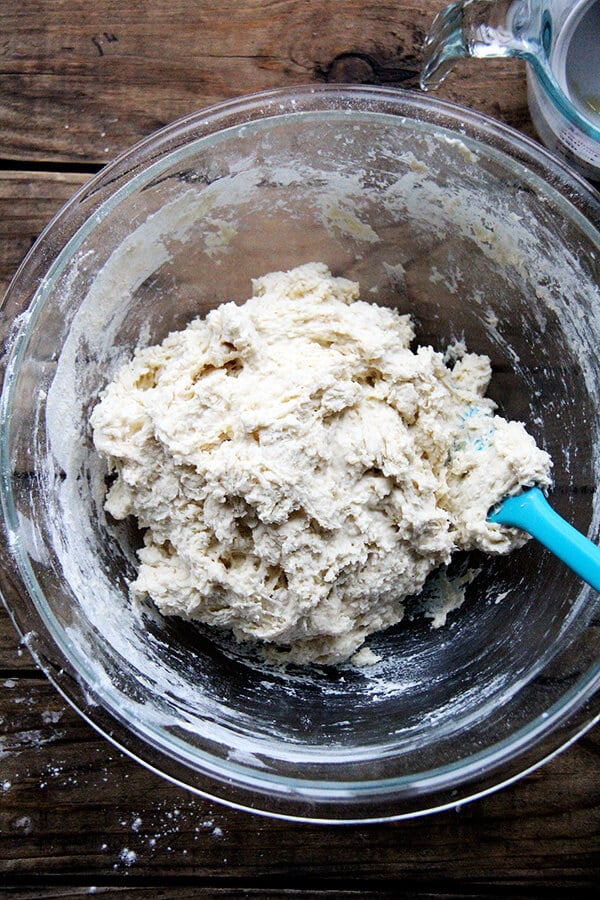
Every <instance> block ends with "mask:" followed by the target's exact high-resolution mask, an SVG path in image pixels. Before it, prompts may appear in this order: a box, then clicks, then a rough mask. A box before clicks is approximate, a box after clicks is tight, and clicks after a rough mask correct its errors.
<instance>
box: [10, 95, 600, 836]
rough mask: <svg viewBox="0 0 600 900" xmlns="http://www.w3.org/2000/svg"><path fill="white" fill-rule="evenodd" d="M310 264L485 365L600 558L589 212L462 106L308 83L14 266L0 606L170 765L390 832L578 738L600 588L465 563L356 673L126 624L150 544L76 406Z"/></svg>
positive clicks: (590, 196)
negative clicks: (112, 492)
mask: <svg viewBox="0 0 600 900" xmlns="http://www.w3.org/2000/svg"><path fill="white" fill-rule="evenodd" d="M313 260H315V261H317V260H318V261H323V262H325V263H327V264H328V265H329V267H330V268H331V269H332V271H333V272H334V274H339V275H345V276H347V277H350V278H353V279H356V280H358V281H359V282H360V285H361V290H362V296H363V297H364V298H365V299H368V300H370V301H373V302H377V303H380V304H384V305H388V306H394V307H397V308H398V309H400V310H401V311H402V312H410V313H411V314H412V315H413V317H414V320H415V323H416V327H417V335H418V338H417V339H418V342H419V343H421V344H423V343H425V344H426V343H431V344H432V345H433V346H434V347H436V348H438V349H443V348H445V347H446V346H447V345H448V344H449V343H450V342H451V341H453V340H455V339H457V338H458V339H464V340H465V342H466V344H467V346H468V347H469V348H470V349H471V350H473V351H476V352H478V353H487V354H488V355H489V356H490V357H491V360H492V363H493V369H494V378H493V381H492V389H491V393H492V396H493V397H494V398H495V399H496V400H497V402H498V404H499V407H500V412H501V413H502V414H504V415H506V416H509V417H512V418H516V419H520V420H523V421H525V422H527V423H528V426H529V428H530V430H531V431H532V432H533V433H534V434H535V436H536V438H537V439H538V441H539V442H540V443H541V445H543V446H544V447H545V448H546V449H548V450H549V451H550V453H551V454H552V456H553V458H554V463H555V469H554V474H555V486H554V489H553V490H552V493H551V501H552V503H553V505H554V506H555V508H556V509H557V510H558V512H559V513H561V514H562V515H563V516H565V517H566V518H567V519H568V520H569V521H571V522H572V523H573V524H574V525H575V526H576V527H578V528H579V529H580V530H581V531H583V532H585V533H587V534H588V535H589V537H590V538H592V539H597V537H598V528H599V524H600V504H599V502H598V499H597V497H598V495H597V493H596V487H597V483H598V470H599V459H598V447H600V442H599V441H598V428H599V425H600V419H599V404H598V384H599V382H600V360H599V357H598V349H597V348H598V340H599V338H600V289H599V284H600V278H599V271H600V269H599V267H600V262H599V260H600V201H599V198H598V195H596V194H594V193H593V192H592V190H590V189H589V188H588V187H586V185H585V183H584V182H583V181H582V180H580V179H579V178H578V176H576V175H575V174H573V173H571V172H570V171H569V170H568V169H567V168H565V167H564V166H563V165H562V164H561V163H560V162H558V161H557V160H555V159H553V158H552V157H551V156H550V155H549V154H548V153H547V152H546V151H544V150H542V149H541V148H540V147H538V146H537V145H535V144H534V143H533V142H531V141H529V140H527V139H525V138H523V137H521V136H519V135H518V134H517V133H515V132H513V131H511V130H510V129H507V128H505V127H503V126H502V125H500V124H498V123H495V122H493V121H491V120H489V119H485V118H483V117H481V116H479V115H477V114H475V113H472V112H469V111H467V110H464V109H461V108H459V107H455V106H451V105H449V104H446V103H441V102H439V101H435V100H432V99H431V98H429V97H421V96H419V95H415V94H407V93H403V92H401V91H389V90H383V89H377V88H370V87H369V88H358V87H356V88H337V87H334V88H328V87H323V88H306V89H296V90H293V91H275V92H272V93H268V94H264V95H258V96H254V97H250V98H247V99H243V100H239V101H234V102H229V103H225V104H223V105H220V106H216V107H213V108H212V109H209V110H207V111H205V112H201V113H199V114H197V115H193V116H190V117H189V118H187V119H184V120H182V121H180V122H177V123H175V124H173V125H171V126H170V127H168V128H166V129H164V130H163V131H161V132H159V133H157V134H155V135H153V136H151V137H150V138H148V139H147V140H145V141H143V142H142V143H140V144H138V145H137V146H136V147H134V148H133V149H132V150H130V151H129V152H127V153H125V154H124V155H123V156H121V157H120V158H119V159H117V160H116V161H115V162H114V163H113V164H111V165H109V166H107V167H106V168H105V169H103V170H102V171H101V172H100V173H99V174H98V175H97V176H96V177H95V178H93V179H92V180H91V181H90V182H89V183H88V184H87V185H86V186H85V187H84V188H83V189H82V190H81V191H79V193H78V194H77V195H76V196H75V197H74V198H73V199H72V200H71V202H70V203H69V204H68V205H67V206H66V207H65V208H64V209H63V211H62V212H61V213H59V215H58V216H57V217H56V218H55V219H54V221H53V222H52V223H51V224H50V226H49V227H48V228H47V229H46V231H45V232H44V234H43V235H42V236H41V238H40V240H39V241H38V242H37V244H36V245H35V247H34V248H33V250H32V252H31V253H30V254H29V256H28V257H27V259H26V261H25V262H24V264H23V266H22V267H21V269H20V270H19V272H18V273H17V275H16V277H15V279H14V281H13V283H12V285H11V287H10V289H9V291H8V294H7V297H6V299H5V303H4V310H3V314H4V319H3V322H4V323H5V330H6V331H7V334H6V344H7V354H6V370H5V378H4V388H3V394H2V406H1V417H2V419H1V439H0V465H1V478H2V482H1V484H2V502H3V506H4V523H5V539H6V540H5V544H6V546H5V549H4V551H3V559H2V586H3V593H4V597H5V601H6V605H7V607H8V609H9V612H10V614H11V615H12V617H13V619H14V621H15V624H16V626H17V628H18V630H19V631H20V633H21V634H22V636H23V640H24V642H25V644H26V645H27V646H28V647H29V649H30V650H31V652H32V653H33V656H34V657H35V659H36V660H37V662H38V663H39V664H40V666H41V667H42V668H43V669H44V671H45V672H46V673H47V675H48V676H49V678H50V679H51V680H52V681H53V683H54V684H55V685H56V687H57V688H58V689H59V690H60V691H61V692H62V694H63V695H64V696H65V697H66V698H67V699H68V700H69V701H70V702H71V703H72V704H73V706H75V708H76V709H78V710H79V712H80V713H81V714H82V715H83V716H84V717H85V718H86V719H87V720H88V721H89V722H91V723H92V724H93V725H94V726H95V727H96V728H97V729H98V730H99V731H100V732H101V733H102V734H104V735H106V736H107V737H108V738H110V739H111V740H112V741H113V742H114V743H115V744H116V745H118V746H119V747H120V748H122V749H123V750H125V751H126V752H127V753H129V754H130V755H131V756H133V757H134V758H136V759H138V760H139V761H141V762H142V763H144V764H145V765H146V766H148V767H149V768H151V769H153V770H154V771H157V772H160V773H161V774H162V775H164V776H166V777H167V778H169V779H171V780H172V781H174V782H177V783H179V784H182V785H185V786H186V787H188V788H190V789H192V790H193V791H197V792H200V793H202V794H204V795H208V796H212V797H215V798H217V799H219V800H221V801H224V802H226V803H230V804H234V805H236V806H239V807H243V808H246V809H251V810H255V811H259V812H264V813H269V814H272V815H278V816H283V817H293V818H303V819H310V820H313V821H330V822H336V821H370V820H383V819H394V818H402V817H405V816H411V815H417V814H421V813H424V812H427V811H431V810H434V809H440V808H444V807H446V806H448V805H456V804H457V803H460V802H462V801H464V800H466V799H469V798H472V797H476V796H480V795H481V794H483V793H485V792H488V791H490V790H492V789H493V788H496V787H498V786H500V785H502V784H506V783H509V782H510V781H512V780H514V779H515V778H516V777H518V776H519V775H521V774H523V773H525V772H527V771H529V770H531V769H532V768H533V767H535V766H537V765H539V764H540V762H542V761H544V760H545V759H548V758H549V757H550V756H552V755H553V754H554V753H555V752H557V750H558V749H559V748H561V747H564V746H566V745H567V744H568V743H569V742H570V741H571V740H573V739H574V737H575V736H577V735H578V734H580V733H582V731H584V730H585V729H586V728H588V727H589V726H590V724H591V723H592V722H593V721H594V718H595V716H596V715H597V711H598V702H597V695H596V697H594V692H595V690H596V688H597V687H598V683H599V679H600V666H599V663H598V658H599V652H598V651H599V647H600V639H599V629H598V625H597V611H598V597H597V595H596V593H595V592H594V591H592V590H591V589H590V588H589V587H587V586H586V585H584V584H582V583H581V582H580V581H579V580H578V579H577V578H576V577H575V576H574V575H572V574H571V573H570V572H569V571H567V569H566V568H565V567H564V566H563V565H562V564H561V563H559V562H558V561H557V560H556V559H554V558H553V557H551V556H550V555H549V554H548V553H546V552H545V551H544V550H543V549H542V548H541V547H540V546H538V545H536V544H535V543H534V542H530V543H528V544H527V546H526V547H525V548H523V549H522V550H519V551H516V552H515V553H514V554H512V555H511V556H510V557H502V558H493V559H492V558H484V557H483V556H480V555H477V554H471V555H470V556H468V557H466V558H465V557H462V558H459V559H457V561H456V563H455V564H454V565H453V567H451V570H450V571H449V572H448V573H447V575H446V580H447V581H449V583H450V585H451V587H452V590H454V591H455V593H456V592H457V591H460V590H462V591H464V602H463V604H462V606H461V608H460V609H457V610H455V611H454V612H453V613H451V614H450V615H449V618H448V622H447V624H446V625H445V626H444V627H441V628H432V627H431V623H430V621H429V620H428V619H427V618H426V617H424V616H423V615H422V614H417V613H415V615H414V616H412V618H410V619H408V620H407V621H406V622H404V623H402V624H401V625H400V626H397V627H395V628H393V629H391V630H390V631H388V632H386V633H385V634H382V635H379V636H377V637H375V638H373V639H372V640H371V641H370V646H371V648H372V649H373V651H374V652H375V653H377V654H378V655H380V656H381V661H380V662H378V663H376V664H375V665H372V666H369V667H366V668H362V669H359V668H355V667H352V666H350V665H347V666H341V667H339V668H337V669H316V668H313V669H298V668H296V669H294V668H290V669H289V670H287V671H281V670H279V669H275V668H269V666H268V665H266V664H265V663H262V662H261V661H260V660H259V659H258V658H257V656H256V655H255V654H254V653H253V652H252V651H251V650H249V649H247V648H244V647H242V646H238V645H235V644H234V643H233V642H232V641H231V640H229V639H227V637H224V636H223V635H221V634H218V633H211V632H209V631H206V630H203V629H202V628H200V627H193V626H190V625H186V624H184V623H182V622H181V621H179V620H177V619H174V618H161V617H160V616H159V615H158V614H157V613H156V612H154V611H153V609H152V607H151V606H150V605H148V607H147V608H145V609H143V610H141V611H136V609H134V608H133V607H132V605H131V602H130V598H129V594H128V579H130V578H131V577H132V574H133V572H134V569H135V546H136V541H137V540H138V535H136V532H135V529H134V528H132V527H131V526H130V525H129V524H127V523H125V524H123V523H115V522H113V521H109V520H108V519H107V517H106V515H105V514H104V512H103V509H102V503H103V496H104V491H105V474H106V473H105V470H104V468H103V466H102V465H101V464H100V463H99V462H98V460H97V458H96V457H95V454H94V452H93V449H92V444H91V440H90V427H89V414H90V411H91V409H92V408H93V406H94V405H95V403H96V402H97V399H98V395H99V393H100V391H101V390H102V389H103V387H104V386H105V385H106V383H107V381H108V380H109V379H110V378H111V376H112V374H113V373H114V371H115V369H116V368H117V366H118V365H119V364H120V363H121V362H122V361H124V360H125V359H126V358H128V357H129V356H130V355H131V353H132V351H133V349H134V348H135V347H136V346H137V345H139V344H149V343H154V342H157V341H160V340H161V339H162V338H163V337H164V336H165V334H166V333H167V332H168V331H169V330H171V329H174V328H180V327H182V326H184V325H185V323H187V322H188V321H189V320H190V319H191V318H193V317H195V316H197V315H203V314H205V313H206V312H207V311H208V310H209V309H211V308H212V307H214V306H216V305H217V304H219V303H221V302H222V301H225V300H229V299H238V300H243V299H244V298H246V297H247V296H249V294H250V291H251V286H250V280H251V278H253V277H255V276H258V275H261V274H264V273H266V272H269V271H272V270H277V269H286V268H290V267H292V266H294V265H296V264H299V263H303V262H308V261H313ZM468 573H471V574H470V575H469V574H468ZM475 573H477V574H476V576H475V577H474V578H473V580H472V581H471V583H470V584H466V586H463V588H460V584H461V583H463V584H465V583H466V582H468V581H469V578H470V577H471V576H472V575H474V574H475ZM430 591H435V588H431V589H430ZM414 608H415V610H417V609H418V608H419V603H418V601H415V604H414ZM595 615H596V621H595V620H594V616H595Z"/></svg>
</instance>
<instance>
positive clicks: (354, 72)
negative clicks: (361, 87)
mask: <svg viewBox="0 0 600 900" xmlns="http://www.w3.org/2000/svg"><path fill="white" fill-rule="evenodd" d="M315 77H316V78H318V79H319V80H321V81H327V82H329V83H332V84H401V85H402V86H403V87H417V86H418V83H419V64H418V60H417V59H416V57H414V56H399V57H392V58H386V59H378V58H377V57H376V56H373V55H371V54H369V53H362V52H360V51H352V52H348V53H339V54H338V55H337V56H336V57H334V58H333V59H332V61H331V62H330V63H329V65H328V66H327V67H325V68H322V67H317V68H316V69H315Z"/></svg>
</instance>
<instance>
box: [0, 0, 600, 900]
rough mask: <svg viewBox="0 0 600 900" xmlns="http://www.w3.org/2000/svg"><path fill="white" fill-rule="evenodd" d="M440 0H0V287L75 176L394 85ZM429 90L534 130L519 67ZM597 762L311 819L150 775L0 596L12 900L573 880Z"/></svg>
mask: <svg viewBox="0 0 600 900" xmlns="http://www.w3.org/2000/svg"><path fill="white" fill-rule="evenodd" d="M443 5H444V2H443V0H434V2H429V0H413V2H404V0H398V2H395V3H391V2H390V3H385V2H384V3H372V2H359V0H339V2H338V0H223V2H221V3H220V4H218V5H217V4H210V3H206V2H202V0H172V2H169V3H167V2H166V0H130V2H128V3H124V2H114V0H96V2H94V3H92V4H89V3H84V2H83V0H69V2H66V0H53V2H52V3H48V2H44V0H20V2H19V3H9V2H5V3H2V4H0V290H3V289H4V288H5V287H6V285H7V284H8V282H9V280H10V278H11V276H12V274H13V273H14V271H15V270H16V268H17V265H18V264H19V262H20V260H21V258H22V257H23V256H24V254H25V253H26V251H27V250H28V249H29V247H30V245H31V243H32V241H33V240H34V239H35V237H36V235H37V234H38V233H39V232H40V231H41V229H42V228H43V227H44V225H45V224H46V223H47V222H48V220H49V219H50V218H51V217H52V215H53V214H54V213H55V212H56V211H57V210H58V209H59V207H60V206H61V205H62V204H63V203H64V202H65V201H66V200H67V199H68V198H69V197H70V196H71V195H72V194H73V193H74V192H75V191H76V190H77V188H78V187H79V186H80V185H81V184H82V183H83V182H84V181H85V179H86V177H87V173H88V172H89V173H91V172H92V171H94V169H95V168H97V167H98V165H101V164H103V163H104V162H106V161H107V160H108V159H110V158H112V157H113V156H114V155H115V154H116V153H118V152H119V151H120V150H122V149H124V148H126V147H127V146H129V145H130V144H131V143H133V142H134V141H136V140H138V139H139V138H140V137H143V136H145V135H147V134H148V133H149V132H151V131H152V130H154V129H155V128H157V127H160V126H161V125H163V124H166V123H167V122H169V121H172V120H173V119H174V118H177V117H178V116H181V115H184V114H187V113H189V112H192V111H194V110H196V109H199V108H201V107H204V106H206V105H207V104H209V103H213V102H216V101H219V100H222V99H224V98H226V97H231V96H235V95H239V94H242V93H248V92H249V91H253V90H260V89H265V88H271V87H277V86H282V85H290V84H297V83H304V82H325V81H359V82H360V81H362V82H367V83H381V84H387V85H394V86H399V87H408V88H411V89H412V88H414V87H415V86H416V83H417V76H418V70H419V52H420V47H421V44H422V40H423V36H424V33H425V30H426V28H427V26H428V25H429V23H430V22H431V19H432V17H433V15H434V13H435V12H436V11H437V10H438V9H440V8H441V7H442V6H443ZM440 95H441V96H443V97H446V98H449V99H452V100H455V101H457V102H461V103H464V104H467V105H470V106H472V107H474V108H476V109H478V110H480V111H483V112H486V113H488V114H490V115H493V116H495V117H496V118H499V119H501V120H502V121H504V122H506V123H508V124H510V125H513V126H515V127H518V128H519V129H521V130H522V131H524V132H525V133H527V134H532V133H533V132H532V126H531V122H530V119H529V115H528V112H527V103H526V88H525V79H524V70H523V67H522V66H521V65H520V64H519V63H518V62H514V61H513V62H511V63H510V64H508V63H505V62H499V63H492V62H486V63H477V62H474V61H472V62H468V63H463V64H461V65H460V66H459V67H457V70H456V72H455V73H453V74H452V76H451V77H450V79H449V80H448V82H447V83H446V85H445V86H444V88H443V89H442V91H441V92H440ZM44 170H45V171H44ZM4 324H6V323H4ZM599 771H600V734H599V733H598V730H596V731H594V732H591V733H590V734H588V735H587V736H585V737H584V738H583V739H581V740H580V741H579V742H578V743H577V744H576V745H575V746H573V747H571V748H570V749H569V750H567V751H566V752H565V753H563V754H562V755H560V756H559V757H557V758H556V759H555V760H553V761H552V762H551V763H549V764H548V765H546V766H545V767H543V768H542V769H541V770H539V771H537V772H535V773H534V774H532V775H530V776H528V777H527V778H525V779H524V780H522V781H521V782H519V783H517V784H515V785H513V786H511V787H510V788H507V789H505V790H503V791H501V792H499V793H497V794H494V795H492V796H490V797H487V798H484V799H481V800H479V801H477V802H475V803H473V804H468V805H465V806H463V807H461V808H460V809H457V810H456V811H451V812H446V813H441V814H439V815H436V816H432V817H426V818H423V819H417V820H414V821H411V822H400V823H395V824H387V825H380V826H370V827H348V828H322V827H317V826H310V825H300V824H293V823H285V822H277V821H270V820H266V819H262V818H258V817H254V816H250V815H248V814H246V813H241V812H236V811H233V810H228V809H226V808H225V807H222V806H219V805H217V804H214V803H213V802H211V801H209V800H205V799H202V798H200V797H195V796H193V795H191V794H189V793H187V792H185V791H182V790H181V789H179V788H177V787H175V786H173V785H170V784H168V783H167V782H165V781H163V780H162V779H160V778H158V777H157V776H155V775H153V774H152V773H150V772H147V771H146V770H145V769H143V768H142V767H141V766H139V765H137V764H136V763H134V762H133V761H131V760H130V759H128V758H127V757H125V756H123V754H121V753H120V752H119V751H117V750H115V749H114V748H113V747H112V746H111V745H110V744H109V743H108V742H107V741H105V740H104V739H102V738H100V737H98V736H97V735H96V733H95V732H94V731H93V730H92V728H91V727H90V726H88V725H87V724H86V723H85V722H84V721H83V720H82V719H80V718H79V716H78V715H77V714H76V713H75V712H74V711H73V710H72V709H71V708H70V707H69V706H68V705H67V704H66V703H65V702H64V701H63V700H62V698H61V697H60V696H59V695H58V694H57V693H56V692H55V690H54V689H53V688H52V687H51V686H50V684H49V683H47V681H46V680H45V678H44V676H43V675H42V674H41V673H40V672H39V671H38V670H37V669H36V668H35V667H34V666H33V663H32V660H31V659H30V657H29V655H28V652H27V651H26V650H24V649H23V648H21V647H20V646H19V642H18V638H17V635H16V632H15V631H14V629H13V627H12V624H11V623H10V621H9V619H8V616H7V614H6V613H5V612H4V610H2V609H1V608H0V887H4V890H5V893H6V895H7V896H8V897H10V898H13V897H14V898H17V900H25V898H27V900H31V898H42V897H72V896H81V895H82V894H83V893H86V892H87V891H88V890H90V889H91V888H92V887H93V888H95V892H96V893H98V894H106V895H107V896H113V895H115V896H119V897H121V896H122V897H137V896H140V897H146V896H147V897H152V898H153V900H154V898H178V900H179V898H183V900H185V898H187V897H192V896H193V897H197V896H203V897H215V898H225V897H244V898H247V897H258V898H263V897H264V898H270V897H277V898H280V897H282V898H296V897H302V898H305V900H306V898H310V897H315V898H325V897H327V898H344V897H356V896H360V897H361V898H367V900H368V898H371V897H373V898H375V897H377V898H381V897H440V898H441V897H465V896H498V895H500V896H507V897H511V898H519V897H532V896H535V897H538V896H546V895H547V896H553V897H554V896H555V897H566V896H573V895H578V894H585V893H591V892H592V890H593V887H595V882H596V881H597V879H598V876H599V875H600V871H599V868H600V867H599V865H598V863H599V858H600V852H599V851H600V840H599V828H598V826H599V809H600V798H599V797H598V772H599Z"/></svg>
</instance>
